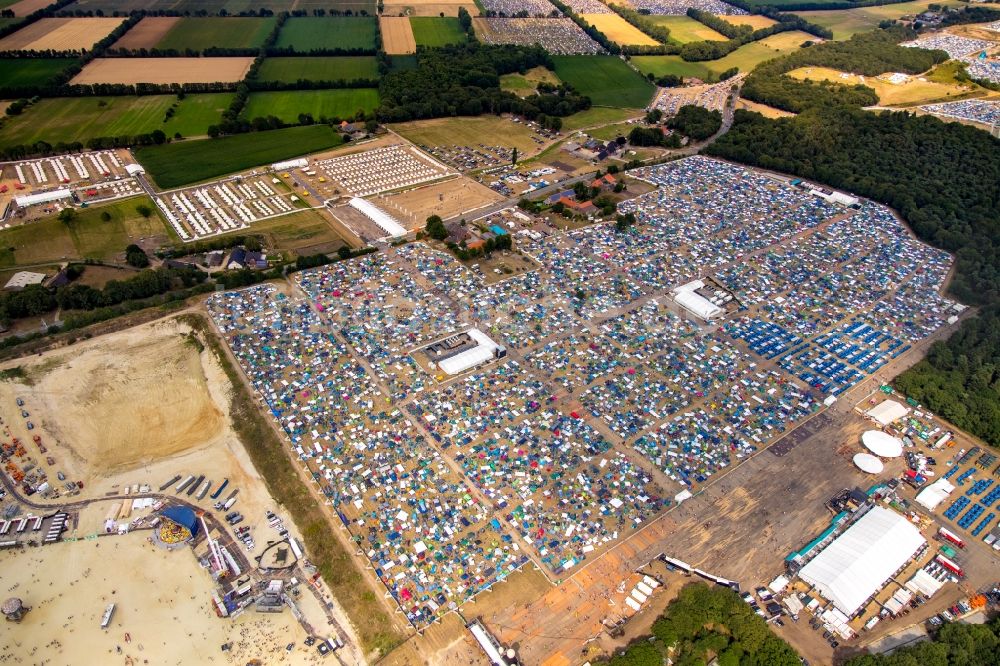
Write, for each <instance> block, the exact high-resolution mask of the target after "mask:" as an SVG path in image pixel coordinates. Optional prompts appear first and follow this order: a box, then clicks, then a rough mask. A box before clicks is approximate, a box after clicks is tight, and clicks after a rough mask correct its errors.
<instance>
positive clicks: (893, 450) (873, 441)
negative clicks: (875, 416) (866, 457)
mask: <svg viewBox="0 0 1000 666" xmlns="http://www.w3.org/2000/svg"><path fill="white" fill-rule="evenodd" d="M861 443H862V444H864V445H865V448H866V449H868V450H869V451H871V452H872V453H874V454H875V455H877V456H879V457H880V458H898V457H899V456H901V455H903V440H901V439H899V438H898V437H893V436H892V435H887V434H886V433H884V432H882V431H881V430H868V431H866V432H864V433H863V434H862V435H861Z"/></svg>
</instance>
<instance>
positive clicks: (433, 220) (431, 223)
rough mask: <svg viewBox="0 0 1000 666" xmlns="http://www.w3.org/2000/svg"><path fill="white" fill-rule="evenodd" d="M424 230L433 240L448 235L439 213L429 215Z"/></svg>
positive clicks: (441, 238) (442, 238)
mask: <svg viewBox="0 0 1000 666" xmlns="http://www.w3.org/2000/svg"><path fill="white" fill-rule="evenodd" d="M424 231H426V232H427V235H428V236H430V237H431V238H433V239H434V240H444V239H445V238H447V237H448V230H447V229H445V227H444V220H442V219H441V217H440V216H439V215H431V216H430V217H428V218H427V223H426V224H425V225H424Z"/></svg>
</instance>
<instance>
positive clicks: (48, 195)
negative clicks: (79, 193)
mask: <svg viewBox="0 0 1000 666" xmlns="http://www.w3.org/2000/svg"><path fill="white" fill-rule="evenodd" d="M72 197H73V193H72V192H70V191H69V190H68V189H65V188H63V189H60V190H52V191H51V192H39V193H38V194H25V195H24V196H22V197H14V203H16V204H17V205H18V206H20V207H21V208H27V207H28V206H34V205H35V204H40V203H50V202H52V201H59V200H60V199H70V198H72Z"/></svg>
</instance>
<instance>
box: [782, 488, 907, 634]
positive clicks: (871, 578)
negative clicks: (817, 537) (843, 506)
mask: <svg viewBox="0 0 1000 666" xmlns="http://www.w3.org/2000/svg"><path fill="white" fill-rule="evenodd" d="M924 543H925V540H924V537H923V536H921V534H920V530H918V529H917V528H916V527H914V526H913V525H912V524H910V522H909V521H907V520H906V518H903V517H902V516H900V515H899V514H898V513H896V512H894V511H890V510H889V509H884V508H882V507H879V506H876V507H873V508H872V509H871V510H870V511H868V513H866V514H865V515H864V516H862V517H861V518H860V519H858V521H857V522H856V523H854V524H853V525H851V526H850V527H849V528H847V530H846V531H845V532H844V533H843V534H841V535H840V536H839V537H837V538H836V539H834V541H833V542H832V543H831V544H830V545H829V546H827V547H826V548H824V549H823V551H822V552H820V554H819V555H817V556H816V557H815V558H813V559H812V560H811V561H810V562H809V563H808V564H806V565H805V566H804V567H802V570H801V571H800V572H799V576H800V577H801V578H802V580H804V581H805V582H807V583H809V584H810V585H814V586H816V589H817V590H818V591H819V592H820V593H821V594H822V595H823V596H824V597H825V598H827V599H829V600H830V601H832V602H833V604H834V606H836V607H837V608H838V609H839V610H840V611H842V612H843V613H844V614H845V615H847V616H853V615H854V614H855V613H856V612H857V611H858V609H860V608H861V606H862V605H863V604H864V603H865V601H867V600H868V597H870V596H872V595H873V594H875V593H876V592H878V591H879V590H880V589H881V588H882V586H883V585H885V582H886V581H887V580H889V578H891V577H892V575H893V574H895V573H896V571H897V570H898V569H899V568H900V567H902V566H903V565H904V564H906V562H907V561H908V560H909V559H910V558H911V557H913V554H914V553H915V552H916V551H917V549H918V548H920V547H921V546H922V545H923V544H924Z"/></svg>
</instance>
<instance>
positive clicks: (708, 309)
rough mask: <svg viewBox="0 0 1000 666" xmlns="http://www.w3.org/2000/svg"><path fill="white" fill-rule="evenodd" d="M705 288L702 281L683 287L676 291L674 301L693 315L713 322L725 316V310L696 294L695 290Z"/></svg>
mask: <svg viewBox="0 0 1000 666" xmlns="http://www.w3.org/2000/svg"><path fill="white" fill-rule="evenodd" d="M704 286H705V283H704V282H703V281H702V280H695V281H693V282H688V283H687V284H684V285H681V286H680V287H677V288H676V289H674V301H676V302H677V303H679V304H680V305H681V306H683V307H684V308H685V309H686V310H688V311H689V312H691V313H692V314H694V315H696V316H698V317H700V318H702V319H704V320H705V321H711V320H712V319H715V318H716V317H721V316H722V315H723V314H725V310H723V309H722V308H720V307H719V306H718V305H716V304H715V303H713V302H712V301H710V300H708V299H707V298H705V297H704V296H702V295H700V294H697V293H695V289H701V288H702V287H704Z"/></svg>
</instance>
